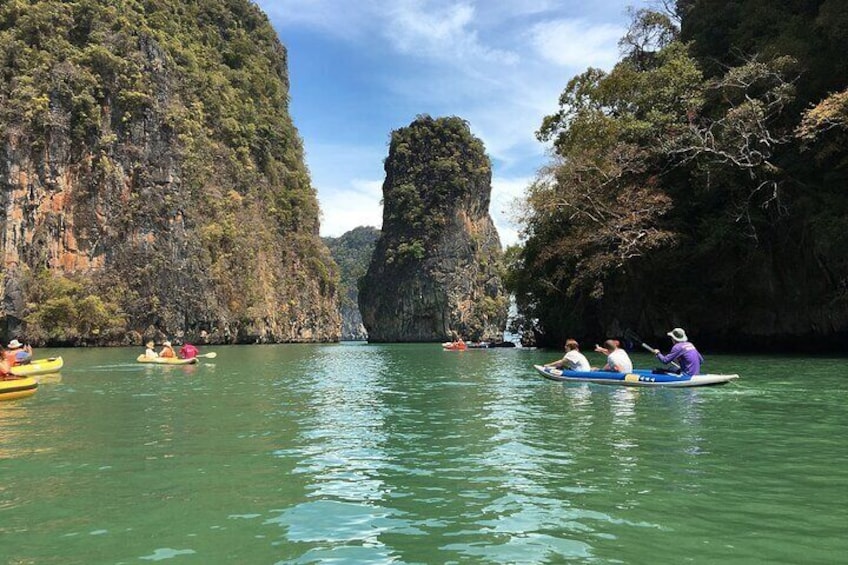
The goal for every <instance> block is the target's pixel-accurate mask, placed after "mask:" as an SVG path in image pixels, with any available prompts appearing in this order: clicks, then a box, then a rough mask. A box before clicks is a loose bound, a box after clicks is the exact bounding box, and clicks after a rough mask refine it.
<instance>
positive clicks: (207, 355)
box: [195, 351, 218, 359]
mask: <svg viewBox="0 0 848 565" xmlns="http://www.w3.org/2000/svg"><path fill="white" fill-rule="evenodd" d="M217 356H218V354H217V353H215V352H214V351H211V352H209V353H198V354H197V355H195V357H198V358H200V357H202V358H203V359H214V358H215V357H217Z"/></svg>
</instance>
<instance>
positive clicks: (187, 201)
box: [0, 0, 340, 344]
mask: <svg viewBox="0 0 848 565" xmlns="http://www.w3.org/2000/svg"><path fill="white" fill-rule="evenodd" d="M110 4H111V3H99V4H98V3H66V2H60V1H55V2H40V3H39V10H38V11H37V12H38V13H37V14H35V11H25V10H24V11H21V10H17V9H16V8H15V7H14V6H10V7H9V8H8V9H6V10H2V9H0V46H3V47H0V49H2V50H3V53H0V54H2V55H3V57H2V61H3V62H0V72H2V73H3V76H4V79H3V80H2V81H0V140H2V145H0V199H2V200H0V253H2V257H3V264H2V265H3V273H2V283H0V295H2V297H3V304H2V306H3V312H2V315H3V317H4V319H5V322H6V327H5V333H6V335H7V336H12V335H15V336H17V335H22V336H26V337H28V338H29V340H30V341H34V342H36V343H38V342H51V343H56V342H59V343H68V344H78V343H101V344H115V343H134V344H138V343H141V342H142V341H141V339H142V336H144V335H147V336H151V335H164V336H172V337H174V336H176V337H179V336H184V337H185V339H192V340H197V339H199V336H200V335H204V336H206V341H207V342H218V343H222V342H231V343H239V342H241V343H244V342H311V341H335V340H338V338H339V335H340V317H339V312H338V308H337V298H336V292H337V280H338V279H337V273H336V267H335V264H334V263H333V261H332V259H331V258H330V256H329V253H328V251H327V249H326V247H325V246H324V244H323V243H322V242H321V240H320V238H319V236H318V227H319V223H318V203H317V198H316V196H315V191H314V189H313V187H312V186H311V183H310V180H309V176H308V173H307V171H306V168H305V165H304V160H303V151H302V145H301V141H300V139H299V137H298V134H297V131H296V129H295V128H294V126H293V125H292V123H291V119H290V117H289V114H288V76H287V70H286V52H285V49H284V48H283V46H282V45H281V44H280V43H279V42H278V40H277V38H276V35H275V33H274V32H273V29H272V28H271V26H270V24H269V23H268V21H267V18H266V17H265V16H264V15H263V14H262V13H261V12H260V11H259V9H258V8H256V6H255V5H253V4H252V3H251V2H249V1H248V0H232V1H229V2H226V3H220V2H211V1H199V2H192V3H179V2H177V3H167V2H163V3H123V4H124V5H123V8H122V10H120V11H118V10H115V9H114V8H113V7H111V6H110ZM36 15H37V16H38V17H39V18H41V20H39V21H40V24H39V26H33V25H23V23H24V20H27V18H34V17H35V16H36ZM51 18H52V19H51ZM42 20H43V21H42ZM27 21H28V20H27ZM30 23H32V22H30ZM4 47H5V49H4ZM12 54H14V57H13V56H12ZM45 269H46V270H48V271H49V273H52V274H53V275H54V276H56V275H61V276H62V277H65V278H67V280H69V281H72V282H73V283H74V285H76V286H73V288H72V290H70V291H68V290H67V288H65V289H64V290H62V292H63V293H65V294H62V295H61V296H56V295H51V292H54V293H55V292H59V291H58V290H56V288H54V286H55V285H54V286H50V284H46V283H45V284H40V283H38V281H40V280H42V278H40V273H42V272H44V270H45ZM45 280H46V279H45ZM63 280H64V279H63ZM86 296H88V297H89V298H92V297H93V298H95V299H96V300H94V302H92V304H94V305H95V306H97V305H98V304H99V306H103V307H104V308H105V309H106V311H108V312H109V313H110V314H109V315H104V316H103V319H104V320H107V319H108V320H107V322H108V327H88V326H86V324H85V321H86V319H90V316H87V315H86V314H85V311H84V310H83V309H82V308H81V306H80V299H81V298H82V297H86ZM51 301H53V303H55V304H54V305H55V306H56V307H57V308H58V307H59V306H61V307H62V309H61V312H62V313H66V314H67V318H68V319H62V320H57V318H60V317H62V316H58V315H56V314H55V313H54V314H51V313H50V312H47V311H46V310H45V308H46V306H45V305H47V304H51ZM97 301H100V302H99V303H98V302H97ZM63 316H64V314H63ZM60 322H61V323H62V324H65V325H64V326H62V327H56V324H59V323H60ZM107 322H104V323H107Z"/></svg>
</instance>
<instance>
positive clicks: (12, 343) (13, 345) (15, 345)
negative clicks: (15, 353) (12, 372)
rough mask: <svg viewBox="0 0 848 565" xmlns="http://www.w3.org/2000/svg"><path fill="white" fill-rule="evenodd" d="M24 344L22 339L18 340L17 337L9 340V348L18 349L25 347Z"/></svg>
mask: <svg viewBox="0 0 848 565" xmlns="http://www.w3.org/2000/svg"><path fill="white" fill-rule="evenodd" d="M23 346H24V344H23V343H21V342H20V341H18V340H16V339H13V340H12V341H10V342H9V349H17V348H19V347H23Z"/></svg>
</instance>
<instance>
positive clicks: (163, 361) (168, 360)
mask: <svg viewBox="0 0 848 565" xmlns="http://www.w3.org/2000/svg"><path fill="white" fill-rule="evenodd" d="M136 361H138V362H139V363H154V364H158V365H191V364H193V363H197V357H192V358H191V359H180V358H179V357H145V356H144V354H143V353H142V354H141V355H139V356H138V359H136Z"/></svg>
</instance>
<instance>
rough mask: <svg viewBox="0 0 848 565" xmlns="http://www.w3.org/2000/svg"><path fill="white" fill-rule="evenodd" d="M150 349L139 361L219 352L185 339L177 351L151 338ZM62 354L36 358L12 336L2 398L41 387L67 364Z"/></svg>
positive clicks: (184, 359) (1, 375)
mask: <svg viewBox="0 0 848 565" xmlns="http://www.w3.org/2000/svg"><path fill="white" fill-rule="evenodd" d="M146 346H147V350H146V351H145V352H144V353H143V354H141V355H139V356H138V358H137V359H136V361H138V362H139V363H155V364H160V365H190V364H194V363H197V362H198V359H201V358H206V359H214V358H215V357H217V355H218V354H217V353H215V352H214V351H213V352H210V353H200V351H199V350H198V349H197V347H195V346H194V345H192V344H190V343H185V344H183V346H182V347H181V348H180V350H179V352H176V351H174V348H173V346H172V345H171V342H170V341H164V342H162V349H161V351H158V352H157V351H155V349H154V347H155V344H154V342H153V341H149V342H147V344H146ZM64 364H65V363H64V360H63V359H62V358H61V357H49V358H46V359H34V358H33V351H32V347H30V346H29V345H25V344H24V343H21V342H20V341H19V340H17V339H13V340H12V341H10V342H9V343H8V345H6V346H5V347H3V346H2V345H0V401H2V400H16V399H19V398H26V397H28V396H32V395H33V394H35V392H36V391H37V390H38V383H39V381H42V382H44V381H43V379H45V378H49V375H56V374H58V373H59V371H60V370H61V369H62V367H63V366H64Z"/></svg>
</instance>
